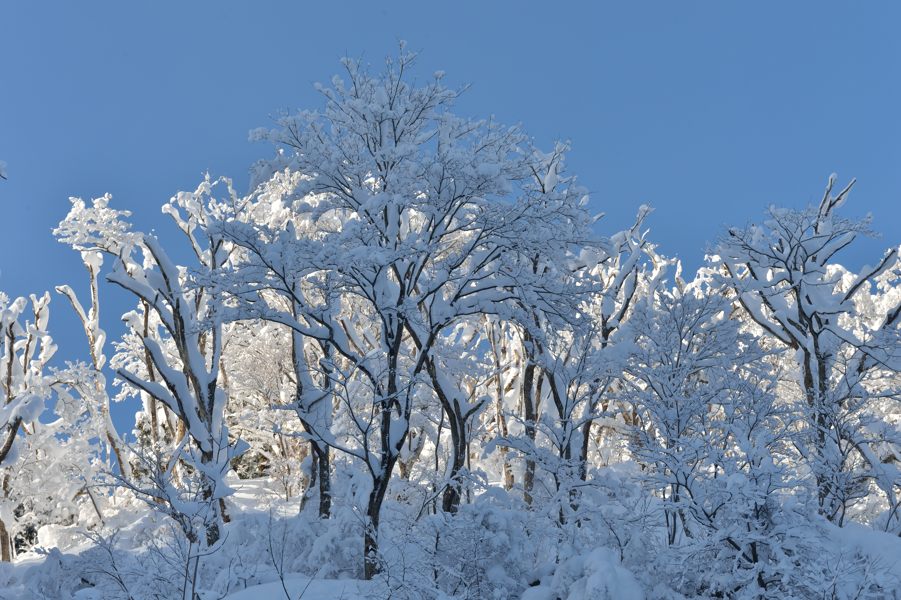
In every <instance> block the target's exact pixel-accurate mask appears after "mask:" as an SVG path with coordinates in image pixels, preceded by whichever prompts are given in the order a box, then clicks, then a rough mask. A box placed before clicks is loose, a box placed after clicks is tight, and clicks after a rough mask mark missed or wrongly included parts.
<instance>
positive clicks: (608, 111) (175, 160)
mask: <svg viewBox="0 0 901 600" xmlns="http://www.w3.org/2000/svg"><path fill="white" fill-rule="evenodd" d="M899 23H901V5H899V4H897V3H889V2H867V3H850V2H791V3H768V2H761V3H738V2H705V3H702V2H683V3H676V2H660V3H657V2H640V3H639V2H635V3H626V2H618V3H612V2H556V3H538V2H486V1H484V0H483V1H481V2H467V1H462V2H453V3H451V2H446V3H438V2H378V3H377V2H337V1H335V2H319V3H312V2H294V3H288V2H268V1H261V2H180V3H174V2H154V3H149V2H148V3H129V2H84V3H74V2H58V3H42V2H10V3H6V4H5V5H4V7H3V14H2V18H0V159H3V160H5V161H6V162H7V163H8V170H9V181H5V182H2V181H0V290H4V291H6V292H7V293H8V294H10V295H19V294H25V293H29V292H33V291H42V290H44V289H52V287H53V286H55V285H58V284H60V283H70V284H72V285H73V287H75V288H76V290H79V291H82V292H83V291H84V288H85V285H84V284H85V279H84V272H83V270H82V268H81V266H80V261H79V259H78V257H77V256H76V254H75V253H74V252H71V251H68V250H66V249H65V248H64V247H63V246H61V245H60V244H57V243H56V242H55V241H54V240H53V238H52V236H51V234H50V230H51V229H52V228H53V227H54V226H55V224H56V223H57V222H58V221H59V220H60V219H61V218H63V217H64V216H65V214H66V212H67V210H68V201H67V198H68V197H69V196H73V195H75V196H84V197H86V198H88V197H92V196H99V195H101V194H103V193H105V192H110V193H112V194H113V197H114V203H115V204H116V205H118V206H119V207H122V208H128V209H130V210H132V211H133V212H134V214H135V219H136V221H137V222H138V223H139V226H140V227H141V228H142V229H150V228H156V229H158V230H159V232H160V233H161V235H163V236H164V237H166V234H167V232H168V231H171V229H170V228H169V227H168V224H167V223H166V222H165V221H164V220H163V218H162V217H161V216H160V214H159V206H160V205H161V204H162V203H163V202H165V201H166V200H168V198H169V197H170V196H172V195H173V194H174V193H175V192H176V191H178V190H182V189H193V188H194V187H195V186H196V184H197V182H198V181H199V180H200V178H201V177H202V173H203V172H205V171H207V170H208V171H210V172H211V173H212V174H213V175H228V176H231V177H233V178H234V179H235V180H236V182H238V184H239V186H241V187H243V186H245V185H246V181H247V175H246V173H247V168H248V166H249V165H250V164H251V163H252V162H253V161H254V160H256V159H257V158H260V157H262V156H266V155H268V154H269V151H270V150H269V148H268V147H266V146H263V145H259V144H251V143H249V142H248V141H247V132H248V130H250V129H251V128H254V127H258V126H265V125H267V124H268V123H269V122H270V115H272V114H274V113H276V112H278V111H279V110H281V109H296V108H311V107H317V106H319V98H318V97H317V95H316V93H315V92H314V91H313V90H312V84H313V83H314V82H316V81H325V80H327V79H328V78H329V77H330V76H331V75H332V74H333V73H335V72H337V71H338V70H339V64H338V59H339V58H340V57H341V56H343V55H350V56H355V57H363V58H364V59H365V60H367V61H371V62H372V63H373V64H374V65H376V66H378V64H379V63H380V62H381V60H382V59H383V58H384V56H386V55H388V54H391V53H392V52H394V51H395V50H396V47H397V40H399V39H404V40H407V41H408V44H409V47H410V48H412V49H415V50H419V51H421V55H420V62H419V69H420V72H421V74H422V76H424V77H425V76H428V75H429V74H430V73H432V72H433V71H435V70H439V69H440V70H444V71H446V72H447V81H448V82H450V83H451V84H455V85H456V84H463V83H471V84H472V88H471V90H470V91H469V92H468V93H467V94H466V95H465V96H464V98H463V99H462V100H461V102H460V104H459V111H460V112H462V113H465V114H470V115H473V116H487V115H491V114H493V115H495V116H496V117H497V118H498V119H499V120H501V121H504V122H508V123H522V124H523V125H524V126H525V128H526V129H527V130H528V131H529V132H530V133H531V135H533V136H534V137H535V139H536V141H537V142H538V143H539V145H543V146H546V147H550V145H551V143H552V142H553V140H555V139H558V138H560V139H568V140H571V142H572V152H571V153H570V156H569V160H568V170H569V171H570V172H572V173H575V174H577V175H578V176H579V177H580V179H581V181H582V183H583V184H584V185H586V186H587V187H588V188H589V189H590V190H591V191H592V200H593V203H594V206H595V207H596V209H597V210H599V211H604V212H606V213H607V214H608V217H607V219H606V221H605V222H604V223H603V224H602V225H601V231H602V232H612V231H613V230H614V229H615V228H617V227H619V228H621V227H624V226H625V225H626V224H627V223H628V222H629V220H630V219H631V218H632V216H633V215H634V213H635V210H636V208H637V207H638V205H639V204H642V203H648V204H650V205H652V206H654V207H655V208H656V212H655V213H654V215H653V216H652V218H651V220H650V222H649V225H650V228H651V237H652V238H653V239H654V240H656V241H657V243H658V244H659V246H660V249H661V251H662V252H664V253H665V254H670V255H677V256H679V257H680V258H682V259H683V260H684V261H685V263H686V267H687V268H689V269H694V268H696V267H697V266H698V265H699V264H700V263H701V261H702V258H703V253H704V250H705V248H706V247H707V245H708V244H709V243H710V242H712V241H713V240H715V238H716V237H717V236H718V235H719V234H720V233H721V232H722V231H723V228H724V226H726V225H742V224H745V223H747V222H748V221H749V220H751V219H754V218H757V217H758V216H759V215H760V214H761V212H762V210H763V209H764V208H765V207H766V206H767V205H768V204H771V203H775V204H780V205H788V206H798V207H800V206H803V205H805V204H808V203H811V202H816V201H817V200H818V199H819V196H820V195H821V193H822V188H823V186H824V184H825V182H826V178H827V177H828V175H829V174H830V173H832V172H836V173H838V174H839V182H840V183H844V182H845V181H847V180H848V179H850V178H852V177H856V178H857V179H858V184H857V186H856V188H855V191H854V193H853V196H852V198H851V200H850V201H849V204H848V208H847V214H849V215H852V216H859V215H863V214H865V213H867V212H870V213H872V214H873V217H874V229H875V230H876V231H878V232H881V233H882V234H883V237H882V238H881V239H879V240H873V241H866V242H864V243H862V244H860V245H859V246H858V248H857V249H856V250H855V251H854V252H851V253H849V254H847V255H846V257H845V259H846V261H847V262H848V263H849V264H850V265H854V266H860V265H861V264H864V263H866V262H871V261H874V260H875V259H876V258H877V256H878V255H881V252H882V249H883V248H885V247H887V246H889V245H897V244H898V243H899V242H901V218H899V216H901V210H899V207H901V169H899V166H901V164H899V163H901V118H899V114H901V69H899V64H901V61H899V59H901V36H899V35H898V29H897V28H898V24H899ZM103 293H104V295H105V296H104V297H105V298H106V300H107V301H106V304H105V306H104V309H105V315H104V325H105V327H106V328H107V329H108V330H109V331H110V332H111V333H112V334H117V333H118V332H119V331H121V328H120V327H119V325H118V315H119V314H121V312H122V311H123V310H126V309H128V308H130V304H129V303H128V302H127V299H126V298H124V297H123V296H122V295H121V294H120V293H119V292H117V291H115V290H112V289H111V288H109V287H107V288H106V289H105V290H104V292H103ZM52 305H54V306H55V307H56V308H55V311H54V312H53V316H52V318H51V328H52V330H53V331H54V334H55V337H56V338H57V340H58V342H59V343H60V345H61V353H62V355H63V356H64V357H66V358H72V357H75V356H78V355H79V352H80V351H81V348H82V345H81V344H82V343H83V342H82V339H81V338H80V337H79V335H80V334H79V332H78V329H77V324H76V322H75V320H74V318H73V317H72V315H71V314H70V313H71V311H70V310H69V308H68V306H66V305H65V304H64V301H63V299H62V298H60V297H57V298H55V299H54V301H53V304H52ZM117 413H119V414H117V422H119V423H120V425H121V426H123V428H126V429H127V428H128V427H127V426H126V425H125V424H126V421H128V420H129V418H126V415H127V413H128V410H119V411H117Z"/></svg>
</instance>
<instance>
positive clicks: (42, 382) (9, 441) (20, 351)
mask: <svg viewBox="0 0 901 600" xmlns="http://www.w3.org/2000/svg"><path fill="white" fill-rule="evenodd" d="M49 303H50V294H47V293H45V294H44V295H43V296H41V297H40V298H38V297H37V296H35V295H32V296H31V297H30V301H29V300H26V299H25V298H16V299H15V300H13V301H12V302H10V301H9V299H8V298H7V297H6V296H5V295H3V294H0V336H2V339H0V351H2V354H0V393H2V397H0V398H2V403H0V424H2V426H0V432H2V434H0V435H2V437H0V490H2V491H0V494H2V496H0V560H2V561H4V562H6V561H9V560H10V558H11V556H12V546H11V538H10V532H9V531H8V530H7V526H6V523H10V522H12V520H13V515H12V511H13V509H15V508H16V506H14V505H11V503H10V502H9V501H8V500H9V489H10V487H9V486H10V483H9V479H10V477H11V476H12V475H13V467H14V465H15V464H16V459H17V458H18V447H19V446H20V445H21V443H22V442H21V440H20V438H21V437H22V435H23V434H27V433H29V427H30V426H33V424H34V423H35V422H36V421H37V420H38V417H40V416H41V413H42V412H43V411H44V401H45V400H47V398H48V397H49V396H50V393H51V384H52V380H51V376H50V375H49V374H48V372H47V370H46V367H47V362H48V361H49V360H50V359H51V357H52V356H53V354H54V353H55V352H56V345H55V344H54V343H53V339H52V338H51V337H50V334H49V332H48V330H47V324H48V321H49V318H50V309H49V307H48V304H49ZM29 308H30V309H31V310H30V315H29V312H28V310H29ZM29 316H30V318H29Z"/></svg>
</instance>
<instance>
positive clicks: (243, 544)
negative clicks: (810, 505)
mask: <svg viewBox="0 0 901 600" xmlns="http://www.w3.org/2000/svg"><path fill="white" fill-rule="evenodd" d="M230 482H231V483H234V486H235V488H236V489H237V493H236V495H235V497H234V500H233V501H232V502H230V503H229V513H230V514H231V515H232V518H231V522H230V523H228V524H227V525H226V527H225V530H224V539H223V540H222V541H221V542H220V543H219V545H218V546H217V547H216V548H215V549H209V548H206V549H203V550H200V551H198V549H197V548H193V549H192V548H191V547H190V546H189V544H188V543H187V542H186V541H185V539H184V536H183V535H181V533H180V531H179V530H178V529H177V528H175V527H173V525H172V523H171V522H169V521H168V519H167V518H165V517H158V516H156V515H154V514H153V513H147V512H146V511H145V510H143V509H142V507H141V505H140V504H138V503H135V502H134V501H129V500H128V499H127V498H124V497H122V498H118V499H117V500H116V501H115V502H117V503H118V506H117V507H115V506H112V505H105V506H104V512H105V514H106V516H107V520H106V524H105V526H104V527H102V528H94V529H93V530H87V529H85V528H83V527H81V526H78V525H70V526H58V525H48V526H44V527H42V528H41V529H40V530H39V531H38V543H37V545H36V546H35V548H34V549H32V550H31V551H29V552H26V553H23V554H22V555H20V556H19V557H17V559H16V560H15V561H13V562H12V563H6V564H2V565H0V598H2V599H4V600H13V599H17V600H38V599H40V600H57V599H59V600H62V599H68V598H78V599H80V600H100V599H103V600H106V599H110V600H113V599H123V600H125V599H129V598H131V599H134V600H138V599H140V600H144V599H147V600H163V599H180V598H191V597H192V596H191V593H193V594H194V596H193V597H195V598H198V599H200V600H210V599H214V598H216V599H222V598H228V599H232V600H239V599H245V600H246V599H250V598H254V599H257V598H273V599H277V598H284V599H285V600H288V599H289V598H290V599H291V600H298V599H299V598H316V599H321V600H332V599H335V600H338V599H342V598H343V599H345V600H357V599H360V600H362V599H367V600H369V599H376V598H409V599H419V598H422V599H426V598H444V599H450V598H460V599H470V600H475V599H481V598H493V599H498V600H501V599H510V600H513V599H519V598H521V599H522V600H558V599H559V600H608V599H609V600H668V599H677V598H688V597H696V598H717V597H729V598H757V597H761V596H759V595H755V594H756V593H757V592H753V593H744V592H741V591H739V592H738V593H732V594H730V593H728V591H727V592H723V591H722V590H728V588H729V587H730V586H735V582H736V581H737V578H736V573H735V572H734V571H731V570H727V569H729V568H730V567H734V565H735V564H734V563H733V562H732V561H729V560H725V561H724V560H723V559H722V558H721V557H718V556H717V555H716V552H699V551H698V549H697V548H696V547H692V544H686V545H682V546H677V547H671V548H665V547H660V546H657V545H656V539H659V538H658V537H657V536H659V534H660V531H659V529H660V528H659V526H655V525H652V524H651V521H652V520H653V519H655V518H656V517H658V516H659V510H660V507H659V506H657V507H654V506H651V505H644V506H642V505H641V504H639V503H636V498H634V497H630V490H629V489H627V488H621V489H618V490H617V491H618V495H619V496H620V499H621V500H620V501H617V500H616V499H615V498H613V497H612V496H609V495H606V494H605V493H604V492H602V491H601V490H598V494H597V496H595V499H596V500H602V499H603V500H604V503H603V504H599V505H597V506H594V507H589V508H586V509H585V510H584V511H582V513H581V519H582V521H581V523H580V525H579V527H562V528H561V527H559V526H557V525H555V524H554V523H553V520H552V519H548V518H547V517H548V516H549V515H542V514H540V513H535V512H531V511H527V510H523V507H522V506H521V501H517V500H515V499H514V498H512V497H509V496H507V494H506V493H504V492H503V490H497V489H494V490H486V491H484V492H483V493H481V494H480V495H479V496H478V497H477V498H475V500H474V502H473V503H472V504H466V505H464V506H463V507H461V511H460V512H459V513H458V514H457V515H455V516H453V517H450V516H446V515H441V514H433V515H429V516H427V517H422V518H420V519H418V520H417V519H416V518H415V515H413V514H412V513H411V511H410V508H409V506H408V505H406V504H402V503H398V502H397V501H396V500H397V498H398V497H401V496H404V495H405V494H409V490H408V489H401V488H397V489H395V490H392V494H391V496H392V500H391V501H390V502H389V503H388V504H387V506H386V519H385V521H384V529H383V538H382V550H381V555H380V557H379V560H380V564H381V566H382V570H381V573H380V574H379V576H377V577H376V578H374V579H373V580H372V581H362V572H361V565H360V561H359V558H358V557H359V550H360V548H359V546H360V540H361V533H362V519H361V517H360V515H359V513H358V511H355V510H353V509H351V508H350V507H347V506H342V505H341V503H338V504H336V506H335V511H334V513H333V515H332V518H331V519H329V520H326V521H323V520H321V519H319V518H318V515H317V514H316V512H315V510H310V509H309V507H307V509H305V510H304V511H303V512H301V513H300V514H298V509H299V506H298V503H297V502H296V501H291V502H285V501H284V500H283V499H280V498H279V497H278V492H277V490H276V489H274V486H273V485H272V482H271V481H267V480H262V479H260V480H246V481H243V482H237V481H235V479H234V478H233V477H232V478H230ZM621 483H622V481H621V480H620V478H619V477H617V476H614V477H612V478H610V480H609V481H608V484H610V485H620V484H621ZM339 491H340V489H339ZM610 491H611V489H610V488H608V489H607V492H610ZM633 491H634V490H633ZM796 534H797V536H798V537H797V539H796V540H794V542H793V544H794V545H793V549H794V551H795V552H797V554H796V555H794V556H793V557H792V556H785V557H783V560H784V561H785V563H784V564H782V565H780V566H779V568H780V570H781V574H780V577H781V579H782V581H780V582H778V583H775V582H773V583H771V586H770V587H771V593H770V594H768V595H765V596H763V597H772V598H822V597H827V598H849V599H850V598H873V599H876V598H896V597H899V596H898V593H899V590H901V538H898V537H897V536H894V535H890V534H886V533H881V532H876V531H873V530H872V529H870V528H868V527H864V526H858V525H852V526H849V527H845V528H838V527H835V526H833V525H830V524H828V523H826V522H825V521H820V522H819V523H818V524H817V525H813V524H807V526H805V527H804V528H803V529H802V530H799V531H798V532H796ZM198 555H199V560H198V561H196V563H195V562H194V560H193V559H194V558H196V557H197V556H198ZM195 569H196V570H195ZM687 583H690V584H691V585H690V586H687V585H686V584H687ZM687 587H688V588H693V589H699V590H703V589H705V588H706V589H707V590H708V592H704V593H699V594H696V595H688V596H686V595H684V594H681V593H680V592H679V591H678V590H680V589H682V590H684V589H686V588H687ZM717 589H719V590H720V591H719V592H718V591H716V590H717ZM185 590H192V591H191V592H190V593H189V594H187V595H185ZM777 590H778V592H777Z"/></svg>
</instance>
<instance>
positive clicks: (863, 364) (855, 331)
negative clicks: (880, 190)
mask: <svg viewBox="0 0 901 600" xmlns="http://www.w3.org/2000/svg"><path fill="white" fill-rule="evenodd" d="M834 182H835V178H834V177H831V178H830V179H829V184H828V186H827V187H826V192H825V194H824V195H823V199H822V201H821V202H820V204H819V205H818V206H816V207H810V208H806V209H803V210H789V209H784V208H776V207H771V208H770V209H769V211H768V213H767V218H766V220H765V221H764V222H763V223H762V224H760V225H756V224H755V225H751V226H749V227H747V228H745V229H730V230H729V235H728V236H727V237H726V238H725V239H724V240H723V241H722V243H721V244H720V246H719V249H718V252H719V256H718V257H715V261H716V263H717V264H720V265H721V266H722V269H723V271H724V280H725V281H726V282H727V284H728V285H729V286H730V287H731V288H732V289H733V290H734V293H735V295H736V298H737V301H738V303H739V305H740V306H741V308H742V309H743V310H744V311H745V313H746V314H747V315H748V316H749V317H750V318H751V319H752V320H753V321H754V323H756V324H757V325H758V326H759V327H761V328H762V330H763V331H764V332H765V335H767V336H768V337H769V338H770V339H771V340H773V341H774V342H776V343H778V344H781V345H782V346H784V347H785V348H786V349H787V350H788V351H789V352H788V356H789V357H790V359H793V360H794V361H795V362H796V364H797V372H798V375H797V378H798V384H799V388H800V391H801V395H802V398H803V402H804V404H805V405H806V406H805V408H804V412H805V416H806V421H807V431H806V433H807V440H806V442H805V444H803V445H802V446H801V447H802V448H803V459H804V460H805V461H806V463H807V464H808V465H809V468H810V469H811V471H812V474H813V477H814V479H815V482H816V496H817V501H818V505H819V510H820V512H821V513H822V514H823V515H824V516H826V517H827V518H828V519H830V520H832V521H834V522H836V523H839V524H841V523H842V522H843V521H844V519H845V516H846V513H847V511H848V509H849V508H850V506H852V505H853V504H854V503H855V502H856V501H858V500H859V499H860V498H862V497H863V496H865V495H866V494H867V486H868V482H869V481H871V480H872V481H874V482H875V483H876V485H878V486H879V488H880V489H882V491H883V492H884V493H885V494H886V496H887V497H888V498H889V501H890V503H894V498H895V489H896V488H897V486H898V485H899V479H898V470H897V469H895V468H891V469H889V468H885V467H883V466H882V463H883V461H882V459H881V458H880V449H879V448H878V447H879V446H880V445H883V444H884V443H885V439H884V438H885V436H886V435H890V436H891V437H892V439H893V440H894V439H895V438H896V437H897V433H896V432H895V431H894V428H893V427H892V426H891V425H889V424H887V423H885V422H884V421H881V419H880V418H879V416H878V415H876V414H875V413H874V412H873V411H872V410H871V408H872V406H873V402H874V398H873V395H874V393H875V394H877V395H879V396H881V397H883V398H885V399H890V398H891V397H892V396H893V393H892V392H891V391H888V392H887V390H885V389H881V390H878V391H877V390H874V389H873V388H872V386H871V383H872V382H873V381H874V380H876V379H884V374H885V372H886V371H888V372H897V371H898V370H899V368H901V355H899V347H901V346H899V343H898V342H899V329H898V328H899V324H901V299H899V298H898V297H897V294H894V293H893V294H890V299H889V301H888V302H882V303H881V308H880V310H879V311H877V312H878V314H875V315H874V314H869V315H865V316H864V315H861V314H860V311H859V309H858V305H857V304H856V302H855V299H856V298H857V297H858V296H859V295H861V294H866V293H869V292H870V290H871V289H872V288H873V287H874V285H875V284H876V283H877V282H878V283H879V285H880V286H881V287H882V288H883V289H885V286H886V285H890V282H894V281H896V280H897V278H898V277H899V276H901V263H899V261H898V250H897V249H890V250H888V251H887V252H886V253H885V255H884V256H883V257H882V258H881V259H879V260H878V261H877V262H876V263H875V265H874V266H867V267H864V268H863V269H861V271H860V272H859V273H858V274H856V275H850V276H847V277H846V276H845V272H844V270H843V269H842V268H841V267H840V266H839V265H838V264H837V263H836V262H835V257H836V255H837V254H838V253H839V252H840V251H841V250H842V249H844V248H846V247H847V246H849V245H850V244H852V243H853V242H854V241H855V239H856V238H857V237H858V236H860V235H863V234H866V233H868V231H869V229H868V228H869V222H868V220H866V219H865V220H863V221H854V220H849V219H846V218H844V217H841V216H839V215H838V214H837V211H838V209H839V208H841V206H842V205H843V204H844V202H845V200H846V199H847V197H848V192H849V191H850V189H851V185H848V186H847V187H845V188H844V189H843V190H841V191H840V192H839V193H838V194H836V195H833V193H832V192H833V185H834ZM852 184H853V182H852Z"/></svg>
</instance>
